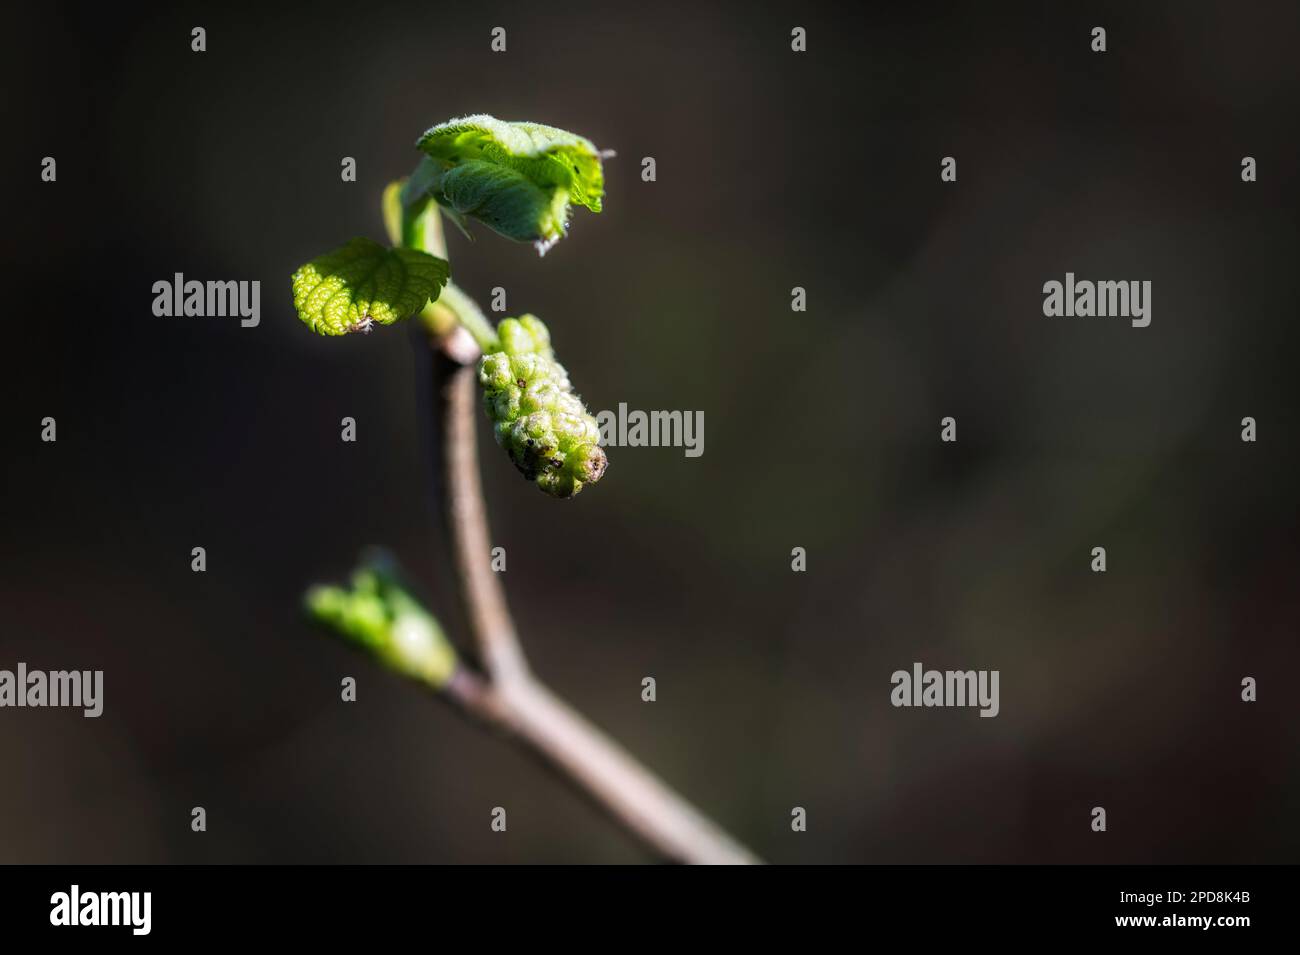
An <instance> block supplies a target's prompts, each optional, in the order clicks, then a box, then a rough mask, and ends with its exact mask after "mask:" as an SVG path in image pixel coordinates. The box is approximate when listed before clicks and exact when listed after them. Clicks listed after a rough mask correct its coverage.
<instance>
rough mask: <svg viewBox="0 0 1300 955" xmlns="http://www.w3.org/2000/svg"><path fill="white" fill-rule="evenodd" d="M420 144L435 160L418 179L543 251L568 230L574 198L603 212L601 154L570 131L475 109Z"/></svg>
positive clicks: (461, 211)
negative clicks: (511, 119)
mask: <svg viewBox="0 0 1300 955" xmlns="http://www.w3.org/2000/svg"><path fill="white" fill-rule="evenodd" d="M416 145H417V146H418V147H419V148H420V149H421V150H423V152H424V153H425V155H426V156H428V157H429V159H430V160H431V161H432V162H431V163H426V164H422V168H421V171H417V175H416V176H413V177H412V181H413V182H415V181H416V180H417V179H421V178H423V179H425V180H427V181H428V183H429V185H428V187H427V188H428V189H429V191H430V193H431V194H432V195H434V196H435V198H438V200H439V202H442V203H443V204H445V205H446V206H448V207H449V208H450V209H452V210H453V211H454V212H456V213H457V214H458V215H462V216H468V217H470V218H474V219H478V220H479V221H481V222H483V223H484V224H485V225H487V226H488V227H489V228H491V229H493V230H494V231H496V232H498V233H500V234H501V235H504V236H506V237H507V238H510V239H515V240H517V241H524V242H536V243H537V244H538V247H539V250H540V251H542V252H545V251H546V249H547V248H549V247H550V246H551V245H552V244H554V243H555V242H556V241H558V240H559V239H560V238H561V237H563V236H564V234H565V231H566V229H567V226H568V218H569V207H570V203H577V204H578V205H581V206H584V207H586V208H587V209H590V210H591V211H592V212H600V209H601V199H602V197H603V196H604V194H605V178H604V171H603V169H602V167H601V155H602V154H601V153H600V151H599V150H597V149H596V147H595V146H594V145H592V143H591V141H590V140H587V139H584V138H582V137H581V136H575V135H574V134H573V133H569V132H566V131H564V130H562V129H556V128H555V127H553V126H543V125H541V124H540V123H512V122H505V121H503V120H499V119H494V118H493V117H491V116H485V115H478V116H466V117H464V118H462V119H453V120H451V121H449V122H446V123H441V124H440V125H437V126H434V127H433V128H432V129H430V130H428V131H427V132H426V133H425V134H424V135H423V136H421V137H420V139H419V140H418V141H417V142H416Z"/></svg>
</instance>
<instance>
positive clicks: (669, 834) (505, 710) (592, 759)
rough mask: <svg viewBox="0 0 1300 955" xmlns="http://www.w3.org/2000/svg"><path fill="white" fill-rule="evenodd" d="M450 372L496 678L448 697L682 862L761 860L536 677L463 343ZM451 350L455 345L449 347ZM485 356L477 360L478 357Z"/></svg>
mask: <svg viewBox="0 0 1300 955" xmlns="http://www.w3.org/2000/svg"><path fill="white" fill-rule="evenodd" d="M439 344H440V347H441V349H442V351H443V353H444V355H446V356H448V358H449V359H450V360H449V361H444V362H438V361H435V362H434V363H433V364H434V365H435V366H438V365H441V366H442V367H443V368H445V369H450V371H449V372H448V373H446V375H445V378H446V380H445V382H444V383H443V387H442V388H441V390H440V391H438V395H439V399H438V400H439V404H440V406H441V407H440V410H441V414H440V416H439V417H440V418H441V421H442V428H443V449H442V450H443V454H442V459H443V466H444V469H445V483H446V489H445V495H446V504H447V511H448V519H449V524H450V529H451V542H452V548H453V550H454V552H455V556H456V569H457V573H458V577H459V582H460V588H461V592H462V595H463V597H464V600H465V604H466V609H467V611H468V615H469V620H470V627H471V629H472V630H473V635H474V640H475V642H476V644H477V646H478V650H479V654H480V656H481V658H482V664H483V667H484V669H485V670H486V674H487V675H486V678H485V677H482V676H479V675H478V674H476V673H474V672H473V671H471V670H468V669H464V668H462V669H461V670H460V671H459V672H458V673H457V674H456V675H455V676H454V677H453V678H452V681H451V683H450V684H449V685H448V687H447V693H448V696H449V697H450V698H451V699H453V700H454V701H455V702H457V703H458V704H460V705H461V706H462V707H463V708H464V709H466V710H468V711H469V712H471V713H473V714H474V715H476V716H477V717H479V718H480V719H482V720H484V721H485V722H487V723H489V724H491V725H494V726H498V727H501V728H503V729H506V730H508V731H509V732H511V733H513V734H514V736H515V737H516V738H517V739H519V740H521V741H522V742H524V743H525V744H527V745H529V746H530V747H532V748H533V749H534V750H535V751H536V752H537V753H539V754H541V755H542V756H543V757H545V758H546V760H547V761H548V762H549V763H550V764H551V765H552V766H553V767H555V768H556V769H557V770H558V771H559V772H561V773H562V774H563V775H564V776H565V777H566V778H567V779H569V780H570V781H571V782H572V783H573V784H574V785H575V786H578V787H580V788H581V789H583V790H585V791H586V792H587V793H588V794H589V795H590V796H591V797H593V798H594V799H595V800H596V801H597V802H598V803H599V804H600V805H601V806H602V807H603V808H604V809H605V810H606V811H608V812H609V814H610V815H611V816H613V817H614V818H615V819H616V820H618V821H619V822H620V823H622V824H623V825H624V826H625V827H626V828H627V829H628V830H629V831H630V832H632V833H633V834H634V835H635V836H637V837H638V838H639V839H640V840H641V841H642V842H644V843H645V844H646V845H648V846H649V847H651V848H652V849H654V850H656V851H657V852H659V853H661V854H662V855H664V856H666V857H667V858H669V859H672V860H674V861H678V862H687V863H702V864H752V863H757V862H758V861H759V860H758V858H757V857H755V856H754V855H753V853H751V852H750V851H749V850H748V849H746V848H745V847H744V846H742V845H740V844H739V843H738V842H736V841H735V840H734V839H732V838H731V837H730V836H729V835H728V834H727V833H726V832H724V831H723V830H722V829H721V828H720V827H719V826H717V825H716V824H715V823H713V822H712V821H711V820H709V819H708V818H707V817H705V816H704V815H703V814H702V813H701V812H699V810H697V809H696V808H695V807H694V806H692V805H690V803H688V802H686V800H684V799H683V798H682V797H681V796H679V795H678V794H677V793H676V792H674V791H673V790H672V789H670V788H669V787H668V786H667V785H665V784H664V783H663V781H662V780H660V779H659V778H658V777H657V776H655V775H654V774H653V773H651V772H650V771H649V770H648V769H646V768H645V767H644V766H642V765H641V764H640V763H638V762H637V761H636V760H635V759H634V758H633V757H632V756H631V755H629V754H628V753H627V751H626V750H624V749H623V748H622V747H620V746H619V745H618V744H617V743H615V742H614V741H613V740H611V739H610V738H609V737H608V736H606V735H605V734H604V733H602V732H601V731H600V730H599V729H597V728H596V727H595V726H593V725H592V724H591V723H590V722H589V721H587V720H586V719H585V718H584V717H582V716H581V715H580V714H579V713H577V712H576V711H575V710H573V709H572V708H571V707H569V706H568V705H567V704H565V703H564V702H563V701H562V700H560V699H559V698H558V697H556V696H555V695H554V694H553V693H551V692H550V690H548V689H547V688H546V687H545V686H543V685H542V684H541V683H540V682H539V681H538V680H537V679H536V678H535V677H534V676H533V675H532V673H531V671H530V670H529V668H528V665H527V662H526V660H525V657H524V653H523V649H522V648H521V646H520V644H519V637H518V634H517V632H516V630H515V626H514V622H513V620H512V619H511V616H510V610H509V608H508V607H507V605H506V599H505V593H504V590H503V589H502V587H501V582H500V578H499V576H498V575H497V574H496V573H494V572H493V571H492V570H491V537H490V536H489V532H488V523H487V509H486V506H485V505H484V499H483V487H482V483H481V481H480V478H479V469H478V450H477V448H478V440H477V435H476V430H475V429H476V420H477V416H476V413H475V412H476V409H477V407H478V401H477V388H476V383H475V380H474V368H473V364H472V358H467V355H466V349H465V348H464V341H463V339H462V340H460V342H459V346H457V345H456V344H454V343H453V342H452V340H451V339H448V340H444V341H442V342H440V343H439ZM449 346H450V347H449ZM474 357H476V356H474Z"/></svg>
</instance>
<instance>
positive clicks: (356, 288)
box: [293, 238, 450, 335]
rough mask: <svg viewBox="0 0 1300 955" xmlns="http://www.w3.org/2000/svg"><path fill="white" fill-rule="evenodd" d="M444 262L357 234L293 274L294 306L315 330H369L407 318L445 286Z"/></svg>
mask: <svg viewBox="0 0 1300 955" xmlns="http://www.w3.org/2000/svg"><path fill="white" fill-rule="evenodd" d="M449 275H450V268H449V267H448V265H447V263H446V261H445V260H443V259H440V258H437V257H435V256H432V255H429V254H428V253H427V252H421V251H418V250H416V249H389V248H385V247H384V246H382V245H380V244H379V243H378V242H374V241H372V240H370V239H365V238H356V239H353V240H352V241H351V242H349V243H348V244H347V245H345V246H343V247H342V248H339V249H335V250H334V251H333V252H328V253H326V254H325V255H322V256H320V257H319V258H316V259H313V260H312V261H310V262H308V263H307V264H306V265H304V266H302V267H301V268H300V269H298V271H297V272H294V273H293V307H294V308H295V309H297V311H298V317H299V318H301V319H302V320H303V321H304V322H306V323H307V325H308V326H309V327H310V328H311V330H312V331H314V332H319V333H320V334H322V335H346V334H348V333H349V332H369V331H370V330H371V328H372V327H373V326H374V324H375V323H376V322H377V323H378V324H380V325H391V324H392V323H393V322H395V321H398V320H399V319H403V318H409V317H410V316H411V315H414V314H415V313H416V312H418V311H419V310H420V309H422V308H424V306H425V303H427V302H428V301H429V300H430V299H436V298H437V297H438V294H439V292H440V291H441V290H442V287H443V286H444V285H445V284H447V278H448V276H449Z"/></svg>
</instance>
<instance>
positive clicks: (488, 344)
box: [435, 282, 501, 353]
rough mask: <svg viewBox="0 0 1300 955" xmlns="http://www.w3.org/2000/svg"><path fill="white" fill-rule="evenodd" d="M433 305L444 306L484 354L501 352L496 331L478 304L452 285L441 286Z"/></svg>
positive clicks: (449, 283) (450, 283)
mask: <svg viewBox="0 0 1300 955" xmlns="http://www.w3.org/2000/svg"><path fill="white" fill-rule="evenodd" d="M435 304H438V305H443V306H446V307H447V308H448V309H449V310H450V311H451V313H452V314H453V315H455V316H456V320H457V321H458V322H460V324H461V326H462V327H463V328H464V329H465V331H467V332H469V333H470V335H472V336H473V338H474V341H475V342H477V343H478V347H479V348H480V349H481V350H482V351H483V352H484V353H487V352H494V351H500V350H501V343H500V341H499V340H498V339H497V333H496V329H495V328H493V326H492V322H491V320H489V319H488V317H487V316H486V315H484V314H483V312H482V310H481V309H480V308H479V307H478V303H476V302H475V301H474V300H473V299H472V298H470V297H469V296H468V295H466V294H465V293H464V292H463V291H461V289H460V288H459V287H458V286H456V285H455V284H454V283H452V282H448V283H447V284H446V285H444V286H443V289H442V294H441V295H439V296H438V300H437V302H436V303H435Z"/></svg>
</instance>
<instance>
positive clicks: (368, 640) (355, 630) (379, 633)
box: [305, 567, 456, 688]
mask: <svg viewBox="0 0 1300 955" xmlns="http://www.w3.org/2000/svg"><path fill="white" fill-rule="evenodd" d="M305 604H306V607H307V611H308V613H309V614H310V615H311V616H312V617H313V618H314V619H315V620H317V621H318V622H320V623H322V624H324V625H326V626H328V627H330V628H331V629H333V630H335V631H336V632H338V633H339V634H341V635H342V636H344V637H345V638H347V639H348V640H351V641H352V642H353V643H355V644H357V645H358V646H359V647H361V648H362V649H364V650H366V651H368V652H369V653H371V654H373V655H374V656H375V657H377V658H378V659H379V660H380V661H381V662H382V663H384V664H385V665H386V666H388V667H391V668H392V669H394V670H397V671H398V672H399V673H403V674H405V675H406V676H409V677H413V678H415V679H417V680H421V681H422V682H424V683H428V684H429V685H430V686H433V687H439V688H440V687H443V686H445V685H446V683H447V681H448V680H449V679H451V675H452V672H453V671H454V670H455V668H456V651H455V650H454V649H453V648H452V646H451V643H450V642H449V641H448V640H447V637H446V635H445V634H444V633H443V632H442V628H441V627H440V626H438V621H437V620H435V619H434V618H433V617H432V616H430V615H429V613H428V612H427V611H426V610H425V609H424V608H423V607H421V606H420V604H419V602H418V601H416V600H415V598H414V597H412V596H411V595H410V594H409V593H407V592H406V590H405V589H403V588H402V587H401V585H400V584H398V583H397V581H396V579H395V578H394V577H393V576H392V575H391V574H389V573H387V572H385V571H384V570H383V569H382V568H380V567H363V568H361V569H359V570H358V571H356V573H355V574H353V576H352V587H351V589H349V588H347V587H326V586H322V587H313V588H312V589H311V590H310V591H308V592H307V596H306V598H305Z"/></svg>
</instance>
